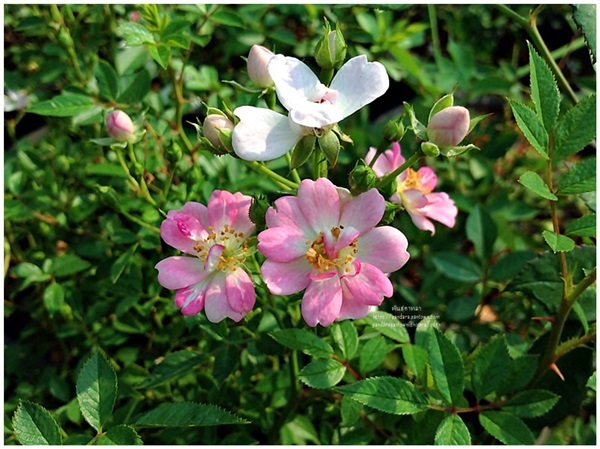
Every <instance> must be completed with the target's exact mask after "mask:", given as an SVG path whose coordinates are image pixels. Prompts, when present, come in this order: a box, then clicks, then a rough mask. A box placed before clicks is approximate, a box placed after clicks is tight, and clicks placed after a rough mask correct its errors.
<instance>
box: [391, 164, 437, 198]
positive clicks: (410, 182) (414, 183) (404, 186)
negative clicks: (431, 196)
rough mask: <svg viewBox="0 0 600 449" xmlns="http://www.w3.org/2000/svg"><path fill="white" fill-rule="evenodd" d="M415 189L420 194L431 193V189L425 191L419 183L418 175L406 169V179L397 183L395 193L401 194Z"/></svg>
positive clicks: (419, 177) (410, 169)
mask: <svg viewBox="0 0 600 449" xmlns="http://www.w3.org/2000/svg"><path fill="white" fill-rule="evenodd" d="M410 189H415V190H418V191H420V192H422V193H425V194H427V193H431V189H427V188H425V187H424V186H423V183H422V182H421V176H420V175H419V173H418V172H417V171H415V170H413V169H412V168H407V169H406V178H405V179H404V181H402V182H399V183H398V188H397V191H398V193H399V194H402V193H403V192H404V191H405V190H410Z"/></svg>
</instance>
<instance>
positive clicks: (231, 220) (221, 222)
mask: <svg viewBox="0 0 600 449" xmlns="http://www.w3.org/2000/svg"><path fill="white" fill-rule="evenodd" d="M207 207H208V222H209V223H210V225H211V226H212V227H213V229H214V230H215V231H220V230H222V229H223V227H224V226H225V225H228V226H229V227H230V228H232V229H235V228H234V225H235V223H236V222H237V219H238V212H239V209H240V206H239V204H238V199H237V198H236V197H235V196H234V195H233V194H232V193H231V192H227V191H226V190H215V191H214V192H213V193H212V195H211V196H210V199H209V200H208V206H207Z"/></svg>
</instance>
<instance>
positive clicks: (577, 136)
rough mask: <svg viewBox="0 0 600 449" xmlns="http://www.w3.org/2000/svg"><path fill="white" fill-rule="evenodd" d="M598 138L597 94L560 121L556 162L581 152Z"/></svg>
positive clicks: (573, 108)
mask: <svg viewBox="0 0 600 449" xmlns="http://www.w3.org/2000/svg"><path fill="white" fill-rule="evenodd" d="M595 137H596V94H592V95H590V96H588V97H585V98H584V99H582V100H581V101H580V102H579V103H577V104H576V105H575V106H573V107H572V108H571V109H569V111H568V112H567V113H566V114H565V115H564V116H563V117H561V118H560V119H559V120H558V125H557V126H556V137H555V139H554V155H553V158H554V159H555V160H558V159H563V158H565V157H567V156H569V155H571V154H575V153H577V152H579V151H581V150H582V149H583V148H584V147H585V146H586V145H587V144H588V143H590V142H591V141H592V140H594V138H595Z"/></svg>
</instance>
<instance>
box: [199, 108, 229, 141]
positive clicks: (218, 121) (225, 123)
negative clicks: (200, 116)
mask: <svg viewBox="0 0 600 449" xmlns="http://www.w3.org/2000/svg"><path fill="white" fill-rule="evenodd" d="M220 129H230V130H233V123H231V120H229V119H228V118H227V117H223V116H222V115H219V114H209V115H207V116H206V118H205V119H204V123H203V125H202V131H203V132H204V137H206V138H207V139H208V140H209V141H210V143H212V144H213V145H214V146H215V147H217V148H219V149H221V150H227V145H226V144H225V143H224V142H223V139H222V136H221V133H220V132H219V130H220Z"/></svg>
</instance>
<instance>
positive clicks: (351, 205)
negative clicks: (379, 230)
mask: <svg viewBox="0 0 600 449" xmlns="http://www.w3.org/2000/svg"><path fill="white" fill-rule="evenodd" d="M384 212H385V199H384V198H383V196H382V195H381V194H380V193H379V192H378V191H377V189H371V190H368V191H366V192H364V193H361V194H360V195H358V196H357V197H354V198H352V199H351V200H350V201H349V202H348V203H347V204H346V205H344V208H343V209H342V214H341V217H340V224H341V225H344V226H345V227H346V226H351V227H353V228H355V229H357V230H358V231H359V232H360V233H363V232H366V231H367V230H369V229H371V228H373V227H375V226H376V225H377V223H379V222H380V221H381V218H382V217H383V214H384Z"/></svg>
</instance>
